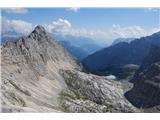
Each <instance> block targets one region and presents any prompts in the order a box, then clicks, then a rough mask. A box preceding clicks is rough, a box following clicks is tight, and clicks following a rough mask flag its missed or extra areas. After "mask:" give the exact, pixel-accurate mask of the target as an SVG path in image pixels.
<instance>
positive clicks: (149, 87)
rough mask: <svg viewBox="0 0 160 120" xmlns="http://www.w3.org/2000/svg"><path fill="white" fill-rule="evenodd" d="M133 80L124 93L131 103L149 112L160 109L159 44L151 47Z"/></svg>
mask: <svg viewBox="0 0 160 120" xmlns="http://www.w3.org/2000/svg"><path fill="white" fill-rule="evenodd" d="M133 82H134V87H133V88H132V90H130V91H128V92H127V93H126V97H127V98H128V99H129V100H130V101H131V102H132V104H134V105H135V106H137V107H140V108H144V109H146V111H149V112H157V111H160V109H159V108H160V46H152V47H151V50H150V52H149V54H148V55H147V56H146V58H145V59H144V62H143V63H142V65H141V67H140V68H139V70H138V71H137V72H136V74H135V76H134V79H133Z"/></svg>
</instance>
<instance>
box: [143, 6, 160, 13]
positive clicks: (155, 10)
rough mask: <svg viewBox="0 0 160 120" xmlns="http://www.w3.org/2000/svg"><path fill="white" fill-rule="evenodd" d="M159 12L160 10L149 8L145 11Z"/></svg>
mask: <svg viewBox="0 0 160 120" xmlns="http://www.w3.org/2000/svg"><path fill="white" fill-rule="evenodd" d="M159 10H160V8H154V7H149V8H146V9H145V10H144V11H145V12H158V11H159Z"/></svg>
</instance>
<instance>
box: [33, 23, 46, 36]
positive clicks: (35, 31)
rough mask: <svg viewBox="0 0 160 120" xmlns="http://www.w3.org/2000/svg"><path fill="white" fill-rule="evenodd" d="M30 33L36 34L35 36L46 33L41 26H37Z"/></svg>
mask: <svg viewBox="0 0 160 120" xmlns="http://www.w3.org/2000/svg"><path fill="white" fill-rule="evenodd" d="M32 33H34V34H35V33H36V34H41V35H42V34H47V31H46V30H45V28H44V27H43V26H41V25H37V26H36V27H35V29H34V30H33V32H32Z"/></svg>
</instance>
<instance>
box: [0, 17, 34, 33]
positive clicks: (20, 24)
mask: <svg viewBox="0 0 160 120" xmlns="http://www.w3.org/2000/svg"><path fill="white" fill-rule="evenodd" d="M1 22H2V33H4V32H6V31H10V30H13V31H15V32H17V33H22V34H28V33H29V32H31V31H32V29H33V25H32V23H29V22H26V21H22V20H14V19H12V20H9V19H7V18H1Z"/></svg>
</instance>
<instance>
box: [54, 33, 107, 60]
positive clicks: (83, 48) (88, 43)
mask: <svg viewBox="0 0 160 120" xmlns="http://www.w3.org/2000/svg"><path fill="white" fill-rule="evenodd" d="M52 36H53V37H54V38H55V39H56V40H58V42H59V43H60V44H61V45H62V46H63V47H64V48H65V49H67V50H68V52H70V53H71V54H72V55H73V56H74V57H75V58H77V59H78V60H79V61H81V60H82V59H84V58H85V57H87V56H88V55H90V54H92V53H94V52H96V51H97V50H100V49H102V48H104V47H105V46H106V45H104V44H101V43H99V42H97V41H96V40H94V39H91V38H87V37H78V36H72V35H59V34H52Z"/></svg>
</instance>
